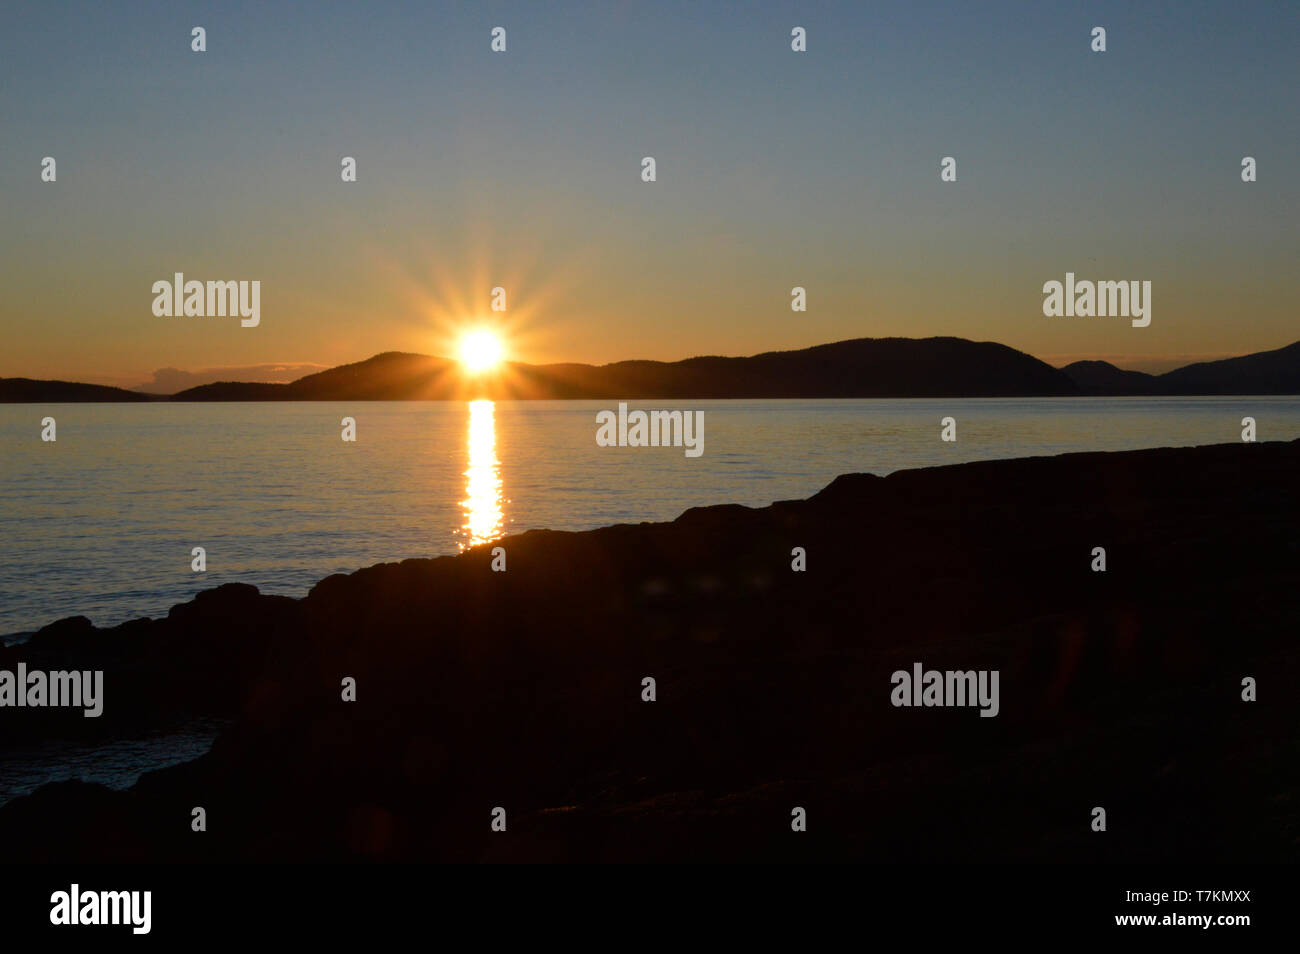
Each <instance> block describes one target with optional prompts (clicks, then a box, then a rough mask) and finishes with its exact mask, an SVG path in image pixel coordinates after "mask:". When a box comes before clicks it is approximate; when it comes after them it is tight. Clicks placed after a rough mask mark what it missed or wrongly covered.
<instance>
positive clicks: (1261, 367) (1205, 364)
mask: <svg viewBox="0 0 1300 954" xmlns="http://www.w3.org/2000/svg"><path fill="white" fill-rule="evenodd" d="M1159 383H1160V389H1161V391H1162V392H1163V393H1165V394H1300V341H1297V342H1296V343H1295V344H1290V345H1287V346H1286V347H1285V348H1278V349H1277V350H1276V351H1260V352H1258V353H1256V354H1247V355H1242V356H1241V357H1240V358H1224V359H1223V360H1221V361H1202V362H1200V363H1198V364H1189V365H1188V366H1187V367H1185V368H1178V369H1177V370H1175V371H1170V372H1168V373H1166V374H1162V375H1160V377H1159Z"/></svg>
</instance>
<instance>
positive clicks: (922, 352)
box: [173, 338, 1078, 401]
mask: <svg viewBox="0 0 1300 954" xmlns="http://www.w3.org/2000/svg"><path fill="white" fill-rule="evenodd" d="M1077 393H1078V387H1077V386H1076V385H1075V384H1074V382H1073V381H1071V380H1070V378H1069V377H1068V376H1067V375H1065V374H1063V373H1062V372H1061V371H1058V370H1057V369H1055V368H1053V367H1051V366H1050V365H1048V364H1046V363H1044V362H1042V361H1039V360H1038V359H1037V358H1034V357H1032V356H1030V355H1027V354H1024V353H1023V352H1020V351H1016V350H1015V349H1013V348H1008V347H1007V346H1006V345H1000V344H996V343H994V342H974V341H966V340H965V339H962V338H921V339H917V338H860V339H857V340H854V341H840V342H836V343H834V344H826V345H819V346H817V347H814V348H805V349H803V350H801V351H771V352H767V353H764V354H759V355H754V356H752V357H748V358H723V357H698V358H687V359H686V360H684V361H673V362H664V361H620V362H616V363H614V364H607V365H601V366H599V367H598V366H594V365H588V364H543V365H531V364H522V363H518V362H512V363H508V364H506V365H505V366H503V367H502V368H501V369H499V370H497V371H496V372H494V373H492V374H488V375H484V376H482V377H481V378H478V379H469V380H467V379H466V377H465V375H464V374H463V373H462V372H461V369H460V365H459V364H458V362H455V361H452V360H450V359H447V358H438V357H431V356H428V355H419V354H406V353H401V352H387V353H385V354H378V355H375V356H374V357H373V358H370V359H368V360H366V361H360V362H357V363H356V364H347V365H343V366H341V367H338V368H331V369H330V370H328V371H321V372H319V373H317V374H311V375H308V376H307V377H305V378H300V379H299V380H297V381H294V382H293V383H291V384H287V385H265V384H233V383H231V384H209V385H205V386H203V387H198V388H191V389H190V390H188V391H182V392H181V393H180V394H177V395H175V396H174V397H173V400H177V401H212V400H216V401H238V400H244V401H269V400H287V401H341V400H361V401H407V400H463V399H465V398H469V397H487V398H492V399H494V400H508V399H523V400H529V399H569V398H588V399H600V398H604V399H610V400H613V399H622V398H626V399H652V398H660V399H708V398H853V397H962V396H968V397H1013V396H1037V395H1064V394H1077Z"/></svg>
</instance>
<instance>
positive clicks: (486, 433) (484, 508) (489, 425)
mask: <svg viewBox="0 0 1300 954" xmlns="http://www.w3.org/2000/svg"><path fill="white" fill-rule="evenodd" d="M494 410H495V407H494V405H493V403H492V402H491V401H470V402H469V466H468V467H467V468H466V469H465V499H464V500H462V501H461V502H460V507H461V510H463V511H464V513H465V521H464V524H463V526H462V530H461V534H462V536H463V537H464V539H463V540H462V541H461V543H460V548H461V549H462V550H465V549H468V548H469V547H475V546H478V545H479V544H480V543H487V542H489V541H491V540H495V539H496V538H497V537H499V536H501V531H502V527H503V525H504V522H505V512H504V511H503V510H502V498H501V462H500V461H499V460H498V459H497V432H496V420H495V417H494V413H493V412H494Z"/></svg>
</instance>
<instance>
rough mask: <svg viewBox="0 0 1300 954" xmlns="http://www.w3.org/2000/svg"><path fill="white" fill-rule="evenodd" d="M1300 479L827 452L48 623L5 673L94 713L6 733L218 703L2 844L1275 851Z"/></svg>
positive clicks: (765, 856)
mask: <svg viewBox="0 0 1300 954" xmlns="http://www.w3.org/2000/svg"><path fill="white" fill-rule="evenodd" d="M1298 489H1300V441H1293V442H1290V443H1262V444H1245V443H1243V444H1233V445H1215V446H1208V447H1197V448H1176V449H1157V450H1144V451H1131V452H1122V453H1090V454H1069V455H1063V456H1059V457H1038V458H1026V459H1020V460H1006V461H993V462H981V463H971V464H961V465H955V466H948V467H937V468H929V469H924V470H913V471H901V472H897V473H894V474H891V475H890V476H888V477H885V478H879V477H873V476H870V475H861V474H858V475H846V476H843V477H840V478H837V479H836V480H835V481H833V482H832V483H831V484H830V485H829V486H828V487H826V488H825V489H824V490H823V491H821V492H820V493H818V494H816V495H815V496H813V497H811V498H809V499H808V500H804V501H788V502H781V503H777V504H773V505H772V506H770V507H765V508H761V509H750V508H745V507H740V506H734V505H721V506H714V507H706V508H697V509H693V510H690V511H687V512H686V513H684V514H683V515H682V516H681V517H679V518H678V519H677V520H675V521H672V522H670V523H660V524H648V523H647V524H640V525H622V526H615V527H608V528H604V529H600V530H593V531H585V532H581V533H569V532H557V531H530V532H528V533H525V534H522V535H518V536H514V537H509V538H506V539H505V540H502V541H498V543H496V544H494V545H489V546H486V547H480V548H476V549H474V550H471V551H468V552H467V553H465V554H462V555H459V556H455V557H441V558H438V559H432V560H407V561H404V562H402V563H396V564H382V565H379V566H374V567H370V568H368V569H365V570H361V571H358V572H356V573H352V574H348V575H336V576H332V577H329V578H327V579H325V580H322V581H321V582H320V583H319V584H317V585H316V586H315V587H314V588H313V589H312V591H311V593H310V594H309V595H308V596H307V597H306V598H304V599H301V600H295V599H290V598H287V597H274V596H263V595H261V594H259V593H258V592H257V591H256V589H254V588H253V587H251V586H246V585H241V584H232V585H227V586H222V587H218V588H217V589H214V590H209V591H206V592H204V593H201V594H200V595H199V596H198V597H196V598H195V599H194V600H192V601H191V602H189V603H185V604H182V605H179V606H176V607H173V609H172V610H171V612H170V613H169V614H168V615H167V617H165V618H162V619H157V620H137V621H134V622H130V623H126V624H123V625H121V626H117V627H113V628H112V629H105V630H100V629H96V628H94V627H93V626H91V625H90V623H89V621H87V620H85V619H84V618H74V619H70V620H63V621H60V622H58V623H55V624H53V625H52V626H48V627H46V628H44V629H42V630H40V631H39V632H38V633H36V634H35V635H34V636H32V637H31V639H30V640H29V641H28V642H27V643H26V644H23V645H17V646H8V647H3V648H0V669H13V668H14V667H15V666H16V664H17V663H18V662H23V663H25V664H26V665H27V666H28V667H29V668H41V667H44V668H48V669H71V668H75V669H78V670H102V671H103V672H104V687H105V688H104V709H103V714H102V715H101V716H100V717H98V718H94V719H87V718H83V716H82V713H81V711H80V710H66V709H65V710H53V709H13V708H6V709H2V710H0V746H3V745H5V744H6V743H10V744H12V743H15V742H24V743H27V742H31V741H33V740H35V739H40V738H45V737H69V738H86V737H97V738H114V737H117V736H119V735H121V734H123V733H128V732H131V731H136V730H139V729H141V728H142V727H145V726H156V725H158V724H160V723H166V722H167V721H169V720H176V721H182V720H184V719H186V718H191V717H194V716H211V717H219V718H228V719H231V720H233V722H232V724H231V726H230V727H229V728H228V729H227V730H226V731H225V732H224V733H222V735H221V736H220V737H219V738H218V740H217V742H216V744H215V745H214V746H213V749H212V751H211V752H210V753H209V754H207V755H206V756H204V757H202V758H200V759H197V760H195V761H193V762H189V763H185V764H182V765H178V766H174V767H172V768H168V769H164V770H162V771H158V772H153V773H149V774H147V775H146V776H144V777H143V778H142V779H141V780H140V782H139V783H138V784H137V785H136V786H134V787H133V788H132V789H130V790H128V791H125V792H117V791H110V790H108V789H106V788H103V787H100V786H96V785H88V784H84V783H78V782H65V783H58V784H54V785H48V786H45V787H44V788H42V789H40V790H39V791H37V792H35V793H33V794H32V795H29V796H24V797H21V798H18V799H15V800H14V801H12V802H10V803H8V804H6V805H4V806H2V807H0V839H2V843H3V844H4V845H5V848H6V850H5V860H6V861H47V860H59V861H153V860H157V861H196V862H202V861H238V860H296V861H305V860H341V861H359V860H401V861H419V860H435V861H478V860H486V861H495V860H575V861H624V860H656V861H657V860H854V861H877V862H918V861H919V862H930V861H1036V862H1043V861H1061V862H1086V861H1124V862H1133V861H1179V860H1196V861H1199V862H1207V861H1286V860H1291V861H1293V860H1295V859H1296V858H1297V856H1300V758H1297V756H1300V738H1298V735H1300V733H1298V732H1297V728H1296V727H1297V726H1300V695H1298V694H1297V692H1296V687H1297V685H1298V683H1297V678H1298V677H1300V646H1297V642H1296V636H1297V631H1298V627H1297V623H1300V538H1298V537H1297V533H1296V531H1297V527H1300V521H1298V520H1297V517H1298V516H1300V504H1298V503H1297V499H1298ZM492 546H499V547H503V548H504V549H505V551H506V561H507V563H506V565H507V568H506V571H505V572H495V571H493V569H492V567H491V564H492V562H493V557H492V554H491V549H492ZM1096 547H1104V548H1105V551H1106V561H1107V564H1106V569H1105V571H1104V572H1096V571H1094V570H1093V569H1092V566H1093V563H1094V556H1093V552H1094V548H1096ZM794 548H802V549H803V550H804V551H805V553H806V567H807V568H806V570H804V571H802V572H795V571H794V570H792V560H793V559H794V557H793V555H792V551H793V550H794ZM917 664H921V665H923V666H924V667H926V668H927V669H937V670H979V671H995V672H997V673H999V674H1000V681H999V683H998V685H999V686H1000V707H999V708H998V711H997V713H996V717H994V718H983V717H981V716H980V714H979V712H977V711H976V710H974V709H972V708H960V707H958V708H953V707H935V708H928V707H924V706H921V707H900V706H898V705H896V704H894V703H891V674H893V673H895V672H897V671H900V670H911V669H912V668H913V667H914V666H915V665H917ZM918 672H919V670H918ZM646 677H651V678H653V679H654V681H655V683H654V684H655V694H656V698H655V700H654V701H652V702H651V701H643V695H644V692H645V688H644V687H645V683H644V680H645V679H646ZM1246 677H1250V678H1253V679H1254V680H1256V681H1257V683H1258V699H1257V701H1253V702H1247V701H1243V698H1242V692H1243V690H1242V680H1243V679H1244V678H1246ZM345 679H353V680H355V685H356V701H345V700H344V698H343V695H344V693H343V690H342V688H341V687H342V685H343V681H344V680H345ZM918 698H919V696H918ZM195 807H202V808H204V810H205V813H206V819H207V830H206V831H204V832H196V831H192V830H191V818H192V810H193V808H195ZM498 807H500V808H504V809H505V816H506V818H507V827H506V831H504V832H500V831H494V830H493V829H492V821H493V814H492V813H493V809H495V808H498ZM1096 807H1104V808H1105V810H1106V817H1107V829H1106V831H1104V832H1098V831H1094V830H1093V828H1092V822H1093V814H1092V813H1093V810H1094V808H1096ZM795 808H802V809H804V810H805V811H806V816H807V831H803V832H796V831H792V828H791V817H792V811H793V810H794V809H795Z"/></svg>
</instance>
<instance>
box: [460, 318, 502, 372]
mask: <svg viewBox="0 0 1300 954" xmlns="http://www.w3.org/2000/svg"><path fill="white" fill-rule="evenodd" d="M504 353H505V349H504V348H503V347H502V345H501V339H500V338H498V337H497V336H496V335H494V334H493V333H492V332H490V331H486V330H484V329H478V330H476V331H467V332H466V333H465V334H464V335H462V336H461V339H460V360H461V363H462V364H463V365H465V367H466V369H468V370H469V371H471V372H473V373H475V374H477V373H479V372H480V371H487V370H488V369H489V368H494V367H496V366H497V365H498V364H500V363H501V358H502V356H503V355H504Z"/></svg>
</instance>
